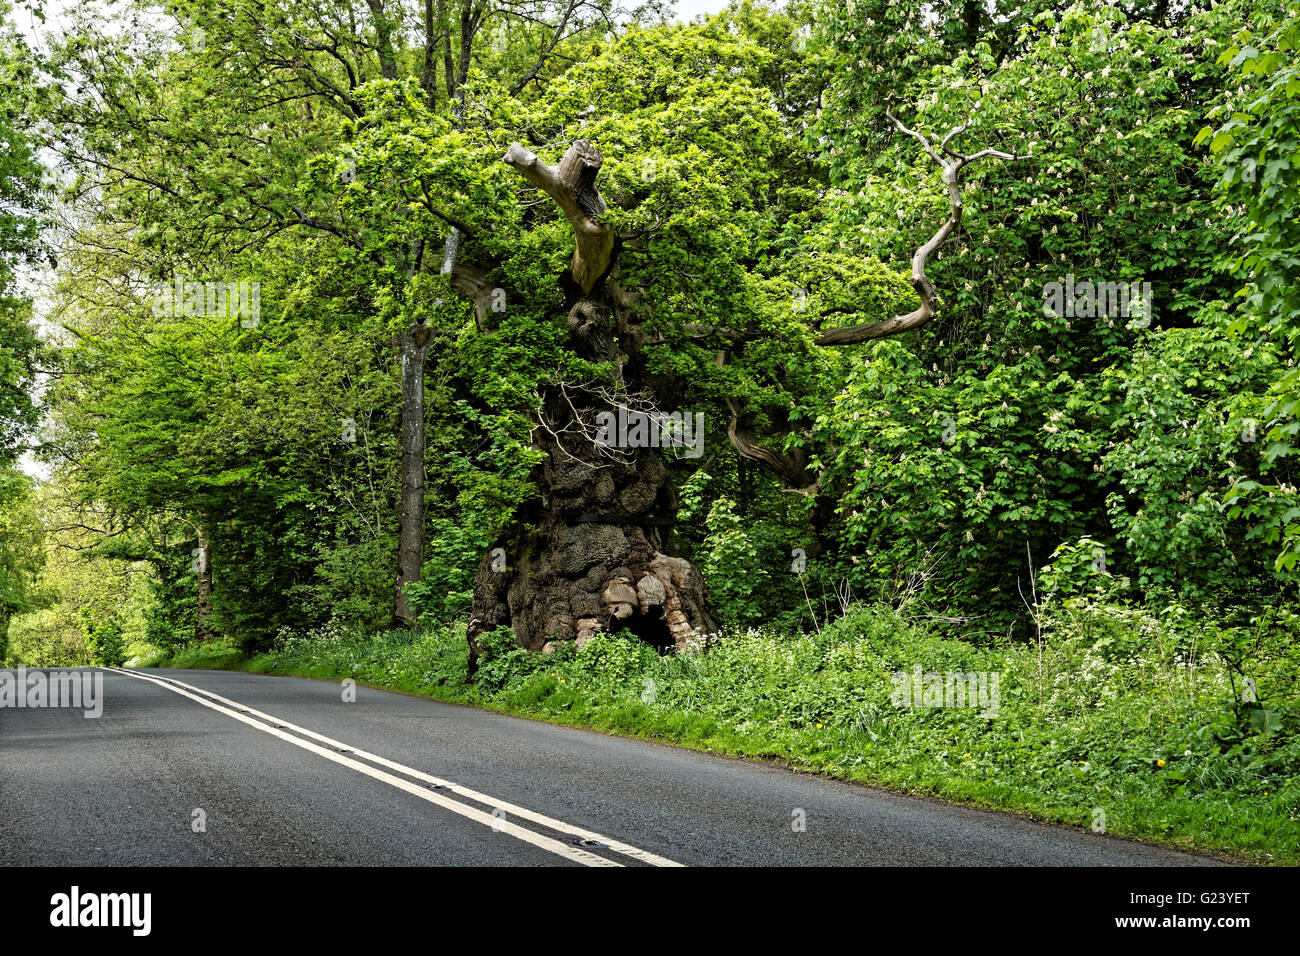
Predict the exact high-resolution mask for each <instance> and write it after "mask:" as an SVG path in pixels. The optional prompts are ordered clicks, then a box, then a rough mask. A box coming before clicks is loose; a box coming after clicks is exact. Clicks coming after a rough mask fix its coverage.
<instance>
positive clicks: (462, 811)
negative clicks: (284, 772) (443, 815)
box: [106, 667, 682, 866]
mask: <svg viewBox="0 0 1300 956" xmlns="http://www.w3.org/2000/svg"><path fill="white" fill-rule="evenodd" d="M106 669H107V670H111V671H113V672H114V673H117V674H122V675H125V676H127V677H132V678H135V679H136V680H142V681H148V682H149V683H151V684H156V685H157V686H159V687H163V688H166V689H167V690H169V691H171V692H172V693H175V694H180V695H181V696H182V697H188V698H189V699H190V700H192V701H195V702H196V703H199V704H202V705H203V706H204V707H207V708H210V709H211V710H215V711H217V712H218V713H220V714H225V715H226V716H227V717H232V718H234V719H235V720H238V721H240V722H242V723H245V724H247V725H248V726H250V727H253V728H256V729H257V730H260V731H262V732H263V733H267V734H270V735H271V736H273V737H279V738H280V739H281V740H285V741H288V742H289V743H291V744H293V745H294V746H295V747H301V748H302V749H303V750H307V751H310V752H311V753H314V754H317V755H318V756H321V757H324V758H325V759H326V760H331V761H333V762H334V763H336V764H339V765H341V766H344V767H347V768H348V769H350V770H355V771H357V772H358V773H363V774H365V775H366V776H368V777H372V778H374V779H375V780H382V781H383V782H384V783H386V784H388V785H390V786H393V787H396V788H397V789H398V790H404V791H406V792H407V793H409V794H411V795H412V796H415V797H419V798H420V799H421V800H425V801H427V802H429V803H433V804H437V805H438V806H440V807H442V808H444V809H446V810H450V811H451V812H452V813H456V814H459V815H460V816H462V817H466V818H468V819H470V820H473V821H475V822H476V823H481V824H483V825H484V826H486V827H490V828H491V829H492V830H494V831H496V832H499V833H506V834H509V835H510V836H512V837H515V838H517V839H519V840H523V841H524V842H525V843H530V844H532V845H533V846H535V847H538V848H540V849H543V850H546V851H548V852H550V853H554V854H555V855H556V856H560V857H564V858H565V859H568V860H572V861H574V862H576V863H581V864H583V865H584V866H622V865H623V864H622V863H619V862H618V861H616V860H611V859H608V858H606V857H603V856H599V855H597V854H595V853H588V852H587V851H586V850H584V849H582V848H581V847H578V846H571V845H570V844H567V843H562V842H561V841H559V840H556V839H553V838H551V837H548V836H545V835H543V834H541V833H538V832H536V831H535V830H529V829H527V828H525V827H521V826H518V825H516V824H515V823H512V822H511V821H510V819H509V818H510V817H512V816H513V817H517V818H518V819H520V820H527V821H529V822H530V823H535V824H538V825H540V826H543V827H546V828H548V829H551V830H557V831H560V832H563V833H571V834H573V835H574V836H576V837H578V838H579V839H582V840H585V841H589V842H595V843H601V844H604V846H605V847H607V848H608V849H610V850H612V851H614V852H615V853H619V854H622V855H623V856H626V857H629V858H631V859H634V860H639V861H640V862H642V863H648V864H650V865H651V866H681V865H682V864H680V863H674V862H673V861H672V860H669V859H666V858H664V857H662V856H656V855H655V854H653V853H650V852H649V851H647V850H642V849H639V848H638V847H634V846H632V845H631V844H628V843H623V842H622V841H620V840H615V839H612V838H610V837H607V836H604V835H602V834H600V833H597V832H595V831H594V830H587V829H584V828H582V827H575V826H572V825H571V824H568V823H565V822H564V821H562V820H556V819H555V818H554V817H548V816H546V815H545V814H542V813H537V812H536V811H534V810H529V809H528V808H527V807H520V806H517V805H515V804H513V803H507V802H506V801H504V800H498V799H496V798H495V797H490V796H488V795H487V794H485V793H480V792H478V791H477V790H471V789H470V788H469V787H464V786H461V785H460V784H458V783H453V782H452V781H450V780H443V779H441V778H439V777H433V776H430V775H429V774H427V773H425V772H424V771H422V770H416V769H415V768H414V767H408V766H406V765H405V764H400V763H397V762H396V761H393V760H389V759H388V758H386V757H381V756H379V755H378V754H372V753H368V752H367V751H365V750H361V749H360V748H357V747H353V746H351V745H350V744H345V743H342V742H341V741H338V740H334V739H333V738H331V737H326V736H325V735H324V734H318V733H316V732H315V731H314V730H308V729H307V728H306V727H299V726H297V725H296V724H291V723H289V721H287V720H283V719H281V718H279V717H275V716H272V715H271V714H266V713H263V712H262V711H260V710H254V709H253V708H252V707H249V706H248V705H247V704H241V703H239V702H238V701H234V700H229V699H227V698H225V697H222V696H221V695H219V694H214V693H212V691H210V690H204V689H203V688H201V687H195V686H193V685H192V684H186V683H183V682H182V681H178V680H176V679H175V678H171V677H168V678H161V677H153V676H149V675H145V674H138V673H135V672H133V671H129V670H124V669H123V668H120V667H110V668H106ZM192 691H193V692H194V693H191V692H192ZM200 694H201V695H203V696H199V695H200ZM254 718H260V719H254ZM263 721H270V722H271V723H272V724H274V725H275V726H268V725H267V724H265V723H263ZM282 728H283V729H282ZM286 731H293V733H292V734H291V733H286ZM295 734H298V735H301V736H295ZM303 737H308V738H310V740H304V739H302V738H303ZM313 740H315V741H319V742H320V743H322V744H326V745H327V746H329V747H331V748H334V749H332V750H326V749H325V747H321V746H318V745H317V744H314V743H312V742H311V741H313ZM340 750H342V751H347V752H349V753H352V754H354V755H356V756H357V757H361V758H363V759H365V760H367V761H369V762H370V763H371V764H378V765H379V766H381V767H387V768H388V769H390V770H396V771H397V772H398V773H401V774H403V775H404V776H406V777H413V778H414V779H416V780H419V781H422V782H423V783H424V784H426V785H428V786H434V787H438V788H439V789H438V790H429V789H428V788H427V786H417V785H416V784H414V783H412V782H411V781H410V780H406V779H403V778H402V777H396V776H393V774H391V773H385V772H384V771H382V770H377V769H375V767H372V766H370V765H369V764H365V763H361V762H360V761H359V760H353V759H351V758H350V757H347V756H345V755H344V754H342V753H339V752H338V751H340ZM443 791H445V793H444V792H443ZM447 794H455V795H457V796H460V797H464V798H466V799H469V800H475V801H477V802H479V803H484V804H488V805H490V806H492V807H494V808H495V809H497V810H500V811H502V812H503V813H504V814H505V818H504V819H503V818H502V817H498V816H493V815H492V814H491V813H488V812H486V811H483V810H480V809H478V808H477V807H472V806H469V805H468V804H465V803H462V802H460V801H459V800H453V799H451V797H450V796H448V795H447Z"/></svg>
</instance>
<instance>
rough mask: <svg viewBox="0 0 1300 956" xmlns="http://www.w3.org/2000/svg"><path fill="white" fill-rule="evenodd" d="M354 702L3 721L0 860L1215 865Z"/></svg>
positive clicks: (452, 714) (3, 712)
mask: <svg viewBox="0 0 1300 956" xmlns="http://www.w3.org/2000/svg"><path fill="white" fill-rule="evenodd" d="M343 697H344V694H343V692H342V691H341V689H340V686H339V685H337V684H332V683H326V682H322V681H312V680H301V679H296V678H288V677H267V676H261V675H252V674H241V673H227V672H219V671H185V670H139V671H131V672H125V671H118V670H111V671H104V672H103V701H104V703H103V713H102V715H101V716H100V717H98V718H96V719H87V718H85V717H84V716H83V714H82V712H81V711H79V710H74V709H67V708H45V709H30V708H28V709H14V708H0V864H3V865H76V866H131V865H175V866H191V865H193V866H223V865H288V864H293V865H307V866H312V865H325V866H329V865H393V866H429V865H432V866H556V865H559V866H609V865H619V866H671V865H683V866H706V865H746V866H805V865H825V866H863V865H867V866H871V865H885V866H961V865H1007V866H1021V865H1023V866H1072V865H1091V866H1098V865H1102V866H1110V865H1113V866H1185V865H1205V864H1207V863H1213V862H1214V861H1213V860H1209V859H1206V858H1203V857H1197V856H1191V855H1188V854H1184V853H1179V852H1176V851H1173V850H1169V849H1164V848H1161V847H1155V846H1148V845H1144V844H1139V843H1134V842H1131V841H1126V840H1120V839H1115V838H1112V837H1107V836H1103V835H1099V834H1094V833H1090V832H1087V831H1076V830H1070V829H1064V828H1058V827H1051V826H1046V825H1042V824H1038V823H1033V822H1030V821H1026V820H1023V819H1020V818H1018V817H1014V816H1011V815H1007V814H1000V813H992V812H986V811H981V810H974V809H968V808H963V807H956V806H949V805H946V804H942V803H938V802H935V801H930V800H922V799H917V798H912V797H906V796H901V795H896V794H891V793H886V792H882V791H879V790H875V789H870V788H866V787H860V786H855V785H852V784H846V783H840V782H836V781H832V780H826V779H822V778H819V777H813V776H808V775H802V774H796V773H792V772H790V771H786V770H782V769H779V768H775V767H770V766H766V765H761V764H755V763H748V762H743V761H738V760H731V759H728V758H723V757H715V756H711V755H707V754H700V753H694V752H691V751H687V750H681V749H677V748H673V747H667V746H661V745H657V744H652V743H646V742H642V741H636V740H626V739H622V738H618V737H611V736H606V735H604V734H598V733H592V732H589V731H583V730H574V729H571V728H566V727H557V726H552V725H549V724H544V723H538V722H534V721H528V720H521V719H518V718H513V717H506V716H502V715H500V714H494V713H490V712H487V711H480V710H475V709H472V708H467V707H459V706H454V705H449V704H440V703H436V702H433V701H429V700H424V699H422V698H418V697H409V696H406V695H402V694H394V693H387V692H383V691H377V690H371V689H368V688H364V687H362V688H357V689H356V700H355V702H345V701H344V700H343ZM799 823H803V824H804V826H803V827H802V828H799V826H798V824H799Z"/></svg>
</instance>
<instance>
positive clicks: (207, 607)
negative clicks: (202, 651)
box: [193, 522, 216, 642]
mask: <svg viewBox="0 0 1300 956" xmlns="http://www.w3.org/2000/svg"><path fill="white" fill-rule="evenodd" d="M195 532H196V534H197V536H198V547H197V548H196V549H195V550H196V551H197V552H198V554H196V555H194V563H193V566H194V570H195V573H196V574H198V576H199V589H198V601H197V603H196V606H195V610H194V639H195V640H196V641H199V642H204V641H209V640H211V639H212V638H214V637H215V636H216V633H215V632H214V631H213V630H212V628H211V627H209V626H208V621H209V619H210V618H211V617H212V543H211V540H210V539H209V538H208V529H207V527H206V526H205V525H204V524H203V523H202V522H200V523H199V524H198V525H197V526H196V527H195Z"/></svg>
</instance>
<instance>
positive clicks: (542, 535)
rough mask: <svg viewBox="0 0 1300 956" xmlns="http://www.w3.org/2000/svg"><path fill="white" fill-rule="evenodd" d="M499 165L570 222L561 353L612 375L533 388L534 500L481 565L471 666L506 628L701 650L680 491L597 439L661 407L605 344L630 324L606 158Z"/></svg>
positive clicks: (700, 611) (529, 637)
mask: <svg viewBox="0 0 1300 956" xmlns="http://www.w3.org/2000/svg"><path fill="white" fill-rule="evenodd" d="M505 162H507V163H508V164H510V165H511V166H513V167H514V168H516V169H517V170H519V171H520V173H522V174H523V175H524V177H525V178H527V179H528V180H529V181H530V182H531V183H533V184H534V185H536V186H538V187H539V188H540V189H542V190H543V191H544V192H546V193H547V194H548V195H549V196H550V197H551V198H552V199H553V200H554V201H555V202H556V203H557V205H559V207H560V209H561V210H562V211H563V212H564V213H565V215H566V216H567V217H568V219H569V220H570V222H571V223H572V225H573V227H574V233H575V237H576V240H577V241H576V249H575V251H574V254H573V260H572V263H571V264H570V268H569V269H568V270H567V271H566V273H565V275H564V276H563V277H562V282H561V284H562V286H563V287H564V288H565V289H566V292H567V299H568V306H569V309H568V326H569V345H570V347H571V348H572V349H573V351H574V352H575V353H577V354H578V355H580V356H582V357H583V358H585V359H588V360H591V361H596V362H602V363H608V364H609V366H610V367H611V368H614V369H616V370H617V371H616V375H615V380H614V382H613V383H612V384H610V385H608V386H583V385H576V384H561V385H557V386H555V387H553V388H550V389H548V390H546V391H544V392H543V394H542V400H541V403H540V406H539V409H538V412H537V427H536V428H535V429H534V433H533V434H534V439H533V444H534V447H536V448H538V449H539V450H540V451H542V452H543V453H544V454H545V460H544V461H543V462H542V463H541V464H540V465H539V466H538V467H537V469H536V471H535V472H534V474H533V479H534V481H535V482H536V484H537V486H538V489H539V492H540V493H539V495H538V496H537V498H535V499H534V500H533V501H531V502H529V503H528V505H527V506H526V507H524V508H523V509H522V510H521V513H520V514H519V515H518V516H517V520H516V523H515V525H514V527H513V529H512V530H511V531H510V532H508V533H507V534H506V535H504V536H503V538H502V539H501V540H500V541H497V542H495V544H494V546H493V547H492V548H490V549H489V551H488V552H487V553H486V554H485V555H484V556H483V558H482V560H481V561H480V563H479V568H478V574H477V576H476V577H475V580H474V602H473V608H472V611H471V618H470V624H469V633H468V636H469V644H470V665H471V668H472V667H473V666H474V665H475V662H476V660H477V658H478V655H479V653H480V650H481V646H480V638H481V637H482V635H483V634H485V633H487V632H490V631H492V630H495V629H496V628H498V627H503V626H508V627H510V628H511V629H512V630H513V631H514V635H515V639H516V640H517V642H518V643H519V645H520V646H522V647H525V648H527V649H529V650H532V651H545V650H547V649H548V645H553V642H555V641H565V640H572V641H576V642H577V643H578V644H579V646H581V645H582V644H583V643H585V642H586V641H587V640H589V639H590V638H591V637H593V636H594V635H595V634H597V633H599V632H601V631H615V630H623V629H626V630H628V631H630V632H631V633H632V634H635V635H636V636H638V637H640V638H641V639H642V640H645V641H646V642H647V643H649V644H651V645H653V646H655V647H659V648H676V649H678V650H685V649H687V648H690V647H695V646H702V645H703V643H704V642H705V640H706V639H707V637H708V635H710V634H713V633H714V632H716V630H717V622H716V620H715V618H714V616H713V613H712V611H711V609H710V607H709V604H708V601H707V599H706V597H705V593H704V580H703V578H702V576H701V575H700V572H699V570H698V569H697V568H696V567H695V565H694V564H692V563H691V561H690V560H688V559H687V558H686V557H685V556H684V555H683V554H682V553H681V551H680V550H679V549H678V548H677V546H676V544H675V542H674V540H673V535H672V525H673V523H674V521H675V519H676V511H677V497H676V493H675V491H674V489H673V485H672V482H671V479H670V476H669V473H668V469H667V467H666V466H665V463H664V457H663V454H664V453H663V451H662V450H661V448H659V447H620V445H619V443H618V442H615V443H614V445H613V446H611V445H609V444H608V443H607V442H605V441H603V440H602V433H601V428H600V426H601V423H602V421H605V422H607V420H604V419H602V418H601V415H602V414H603V413H608V414H611V415H615V416H616V415H617V414H618V409H619V407H620V406H622V407H624V408H626V409H629V410H631V411H643V412H652V411H661V410H658V409H655V407H654V403H655V395H654V393H653V389H652V388H650V387H649V385H648V383H647V382H645V381H641V380H640V379H639V375H640V372H639V369H640V367H641V363H640V362H631V363H629V361H628V356H627V355H626V354H624V353H622V352H621V351H620V348H619V343H618V341H617V340H616V338H615V329H616V328H620V327H621V325H622V324H623V323H625V322H626V321H627V319H628V317H627V316H626V315H625V314H624V313H623V311H622V310H623V309H624V308H625V306H624V305H623V302H624V301H625V299H626V296H623V295H619V294H618V293H617V290H616V289H615V288H614V283H613V282H612V281H610V282H607V281H606V280H607V279H608V278H609V276H610V274H611V270H612V269H613V267H614V262H615V258H616V254H617V249H616V243H615V241H614V237H613V235H612V234H610V233H609V231H608V230H607V229H606V228H605V227H604V226H602V225H601V224H600V215H601V213H602V212H603V211H604V208H605V206H604V202H603V201H602V200H601V198H600V195H599V193H598V192H597V191H596V188H595V180H596V174H597V172H598V171H599V169H600V166H601V163H602V162H603V158H602V157H601V155H600V153H599V152H598V151H597V150H596V149H595V148H594V147H592V145H591V144H590V143H588V142H586V141H585V140H579V141H577V142H576V143H574V144H573V145H572V146H571V147H570V148H569V151H568V152H567V153H566V154H565V156H564V158H563V160H561V162H560V163H559V165H557V166H555V167H550V166H546V165H545V164H543V163H542V162H541V161H540V160H538V158H537V157H536V156H535V155H533V154H532V153H531V152H529V151H528V150H526V149H524V148H523V147H521V146H520V145H519V144H517V143H516V144H513V145H512V146H511V147H510V151H509V152H508V153H507V154H506V157H505ZM606 437H608V435H606ZM623 444H640V443H637V442H625V443H623Z"/></svg>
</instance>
